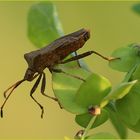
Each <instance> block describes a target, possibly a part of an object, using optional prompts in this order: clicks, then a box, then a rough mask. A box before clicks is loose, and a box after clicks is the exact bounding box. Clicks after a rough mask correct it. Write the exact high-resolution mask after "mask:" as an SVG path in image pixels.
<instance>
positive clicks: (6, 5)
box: [0, 1, 140, 139]
mask: <svg viewBox="0 0 140 140" xmlns="http://www.w3.org/2000/svg"><path fill="white" fill-rule="evenodd" d="M35 3H37V2H25V1H24V2H14V1H13V2H0V104H2V102H3V101H4V98H3V91H4V90H5V89H6V88H7V87H8V86H9V85H11V84H12V83H14V82H16V81H17V80H20V79H22V78H23V76H24V73H25V70H26V68H27V64H26V62H25V60H24V58H23V55H24V53H27V52H30V51H32V50H35V49H36V48H35V46H34V45H33V44H32V43H31V42H30V41H29V39H28V38H27V14H28V10H29V8H30V6H31V5H32V4H35ZM54 4H56V7H57V11H58V14H59V18H60V20H61V22H62V25H63V29H64V32H65V34H67V33H70V32H73V31H75V30H78V29H80V28H83V27H84V28H88V29H90V31H91V38H90V40H89V41H88V42H87V43H86V45H85V47H83V48H82V49H81V50H79V51H78V52H85V51H88V50H96V51H98V52H100V53H102V54H104V55H107V56H109V55H110V54H111V52H112V51H113V50H114V49H117V48H119V47H122V46H126V45H128V44H130V43H133V42H139V41H140V17H139V16H138V15H137V14H135V13H134V12H133V11H132V6H133V5H134V4H136V2H121V1H118V2H117V1H116V2H111V1H110V2H105V1H104V2H96V1H93V2H92V1H91V2H88V1H85V2H84V1H83V2H78V1H77V2H74V1H73V2H72V1H71V2H70V1H69V2H66V1H63V2H58V1H57V2H54ZM84 60H85V62H86V63H87V64H88V66H89V68H90V69H91V70H92V71H93V72H96V73H100V74H102V75H104V76H105V77H107V78H108V79H109V80H110V81H111V82H112V84H113V85H114V86H115V85H116V84H118V83H119V82H120V81H121V80H122V78H123V76H124V74H123V73H120V72H117V71H114V70H112V69H110V68H109V67H108V63H107V62H106V61H105V60H102V59H101V58H99V57H98V56H95V55H92V56H90V57H87V58H85V59H84ZM45 72H46V73H47V88H46V92H47V93H48V94H50V95H53V92H52V82H51V75H50V73H49V72H48V70H45ZM33 83H34V82H33ZM33 83H29V82H25V83H24V84H22V85H21V86H20V87H19V88H17V90H16V91H15V92H14V93H13V95H12V96H11V98H10V99H9V101H8V102H7V104H6V106H5V108H4V118H3V119H0V139H4V138H9V139H23V138H25V139H26V138H27V139H28V138H30V139H31V138H32V139H46V138H48V139H58V138H60V139H62V138H63V137H64V136H69V137H71V138H72V137H73V136H74V135H75V133H76V132H77V131H78V130H80V129H81V127H79V126H78V125H77V124H76V123H75V122H74V115H72V114H70V113H68V112H66V111H65V110H61V109H60V108H59V106H58V105H57V103H54V102H53V101H50V100H48V99H46V98H44V97H43V96H42V95H41V94H40V91H39V90H37V91H36V93H35V95H34V96H35V97H36V98H37V99H38V101H40V102H41V103H42V104H43V106H44V107H45V114H44V118H43V119H41V118H40V108H39V107H38V106H37V105H36V104H35V103H34V102H33V101H32V99H31V98H30V95H29V91H30V89H31V87H32V85H33ZM101 131H105V132H112V133H113V134H115V135H116V132H115V130H114V128H113V127H112V125H111V123H110V122H109V121H107V122H106V123H105V124H103V125H102V126H100V127H98V128H96V129H95V130H94V132H101ZM129 138H140V134H138V133H134V132H132V131H129Z"/></svg>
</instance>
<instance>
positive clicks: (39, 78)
mask: <svg viewBox="0 0 140 140" xmlns="http://www.w3.org/2000/svg"><path fill="white" fill-rule="evenodd" d="M41 77H42V74H40V75H39V77H38V79H37V80H36V82H35V84H34V86H33V87H32V89H31V91H30V96H31V98H32V99H33V100H34V101H35V102H36V103H37V104H38V106H39V107H40V108H41V118H43V114H44V108H43V106H42V105H41V104H40V103H39V102H38V101H37V100H36V99H35V98H34V97H33V93H34V92H35V90H36V89H37V87H38V85H39V82H40V80H41Z"/></svg>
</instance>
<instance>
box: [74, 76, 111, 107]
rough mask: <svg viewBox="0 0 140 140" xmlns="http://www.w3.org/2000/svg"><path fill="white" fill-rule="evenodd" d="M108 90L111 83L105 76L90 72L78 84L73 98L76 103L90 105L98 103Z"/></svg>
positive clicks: (84, 105)
mask: <svg viewBox="0 0 140 140" xmlns="http://www.w3.org/2000/svg"><path fill="white" fill-rule="evenodd" d="M110 90H111V84H110V82H109V81H108V80H107V79H106V78H105V77H103V76H101V75H97V74H92V75H90V76H89V77H88V78H87V79H86V82H85V83H82V85H81V86H80V88H79V90H78V92H77V94H76V98H75V100H76V102H77V104H79V105H80V106H83V107H86V108H88V107H89V106H91V105H93V106H95V105H99V104H100V102H101V101H102V100H103V98H104V97H105V96H107V94H109V92H110Z"/></svg>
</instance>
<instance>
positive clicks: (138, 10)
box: [132, 3, 140, 15]
mask: <svg viewBox="0 0 140 140" xmlns="http://www.w3.org/2000/svg"><path fill="white" fill-rule="evenodd" d="M132 9H133V10H134V12H136V13H137V14H139V15H140V3H138V4H135V5H134V6H133V7H132Z"/></svg>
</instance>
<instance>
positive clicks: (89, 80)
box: [28, 1, 140, 140]
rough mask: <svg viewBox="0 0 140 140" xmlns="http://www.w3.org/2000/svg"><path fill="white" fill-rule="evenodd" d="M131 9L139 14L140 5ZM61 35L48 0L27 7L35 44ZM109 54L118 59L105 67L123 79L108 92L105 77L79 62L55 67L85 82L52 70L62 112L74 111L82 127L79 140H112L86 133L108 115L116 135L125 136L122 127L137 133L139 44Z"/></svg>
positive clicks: (139, 128)
mask: <svg viewBox="0 0 140 140" xmlns="http://www.w3.org/2000/svg"><path fill="white" fill-rule="evenodd" d="M133 9H134V10H135V11H136V12H137V13H140V5H135V6H134V7H133ZM62 35H63V30H62V27H61V23H60V20H59V18H58V15H57V11H56V8H55V6H54V5H53V4H52V2H48V1H43V2H40V3H37V4H35V5H33V6H32V7H31V8H30V10H29V14H28V37H29V39H30V41H31V42H32V43H33V44H34V45H35V46H36V47H38V48H41V47H44V46H46V45H47V44H49V43H50V42H52V41H53V40H55V39H57V38H58V37H60V36H62ZM112 56H113V57H117V58H120V59H116V60H113V61H110V62H109V66H110V67H111V68H113V69H115V70H118V71H121V72H127V74H126V76H125V79H124V80H123V81H122V82H121V83H120V84H119V85H118V86H116V88H115V89H114V90H112V91H111V83H110V82H109V80H108V79H106V78H105V77H103V76H101V75H98V74H95V73H92V72H90V71H89V70H88V67H87V66H85V64H84V63H81V62H80V64H81V65H82V68H79V67H78V64H77V62H71V63H68V64H65V65H61V66H58V67H60V68H61V69H63V70H64V71H66V72H67V73H69V74H71V75H75V76H79V77H81V78H83V79H84V80H85V82H83V81H82V80H79V79H76V78H74V77H71V76H68V75H65V74H63V73H52V80H53V91H54V94H55V96H56V97H57V98H58V100H59V103H60V105H61V106H62V107H63V109H65V110H66V111H69V112H70V113H73V114H75V121H76V123H78V124H79V125H80V126H82V127H84V128H85V130H86V133H84V136H83V137H82V140H84V139H115V138H116V137H114V136H113V135H111V134H109V133H97V134H94V135H91V136H87V132H88V131H89V130H90V129H91V128H95V127H97V126H100V125H101V124H103V123H104V122H106V121H107V120H108V118H109V119H110V120H111V122H112V124H113V126H114V127H115V129H116V131H117V132H118V134H119V136H120V138H126V137H127V129H126V127H128V128H130V129H132V130H133V131H135V132H139V133H140V109H139V106H140V102H139V101H140V92H139V91H140V81H139V80H140V74H139V73H140V45H138V44H131V45H129V46H126V47H122V48H119V49H117V50H115V51H114V52H113V53H112ZM69 57H71V56H69ZM136 81H138V82H137V83H136ZM90 106H93V107H95V106H99V107H100V108H101V114H100V115H98V116H93V115H91V114H90V113H89V112H88V109H89V107H90ZM94 118H95V120H94V122H92V121H93V119H94ZM124 124H125V125H124ZM68 139H69V138H68Z"/></svg>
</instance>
